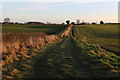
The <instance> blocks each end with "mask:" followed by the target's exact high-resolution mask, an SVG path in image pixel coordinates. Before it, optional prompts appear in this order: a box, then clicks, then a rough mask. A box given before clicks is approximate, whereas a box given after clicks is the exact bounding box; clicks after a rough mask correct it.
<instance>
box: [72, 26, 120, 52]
mask: <svg viewBox="0 0 120 80" xmlns="http://www.w3.org/2000/svg"><path fill="white" fill-rule="evenodd" d="M73 33H74V36H75V37H76V38H77V39H79V40H81V41H82V40H84V39H86V42H88V43H90V44H98V45H100V46H101V47H103V48H104V49H108V50H109V51H113V52H116V53H117V54H118V53H119V52H120V51H119V50H120V44H118V40H120V35H118V34H120V32H118V25H117V24H104V25H75V26H74V30H73Z"/></svg>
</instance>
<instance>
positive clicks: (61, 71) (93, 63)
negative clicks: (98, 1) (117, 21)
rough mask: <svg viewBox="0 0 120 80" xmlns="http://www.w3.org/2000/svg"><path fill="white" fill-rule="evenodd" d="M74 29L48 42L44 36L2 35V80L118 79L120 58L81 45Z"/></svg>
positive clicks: (70, 26) (29, 34) (95, 48)
mask: <svg viewBox="0 0 120 80" xmlns="http://www.w3.org/2000/svg"><path fill="white" fill-rule="evenodd" d="M85 26H86V25H85ZM74 29H75V27H72V25H68V27H67V29H65V30H64V31H62V32H61V34H60V35H54V36H55V38H54V39H50V40H49V38H46V37H47V36H50V37H51V35H47V34H44V33H34V34H33V33H8V34H7V33H4V36H3V37H5V36H6V35H7V36H6V37H5V38H3V40H4V43H3V46H2V47H3V56H2V57H3V58H2V59H3V60H2V66H3V68H2V70H3V78H28V79H29V78H119V74H120V67H119V66H120V62H119V61H120V57H119V56H117V55H115V54H114V53H112V52H109V51H106V50H105V49H101V48H100V46H99V45H96V44H93V43H91V44H89V43H87V42H88V41H84V42H81V40H80V39H79V37H81V36H82V35H81V36H80V35H79V36H78V37H77V36H76V33H77V32H76V31H75V30H74ZM111 31H112V30H111ZM73 32H74V33H75V34H74V33H73ZM79 32H80V31H79ZM9 35H10V36H9ZM11 35H12V36H13V37H12V40H9V37H11ZM52 35H53V34H52ZM14 36H15V38H14ZM19 37H20V38H22V39H23V40H22V41H21V39H20V38H19ZM10 39H11V38H10ZM47 39H48V40H47ZM81 39H82V38H81ZM12 41H13V42H12ZM4 44H5V45H4Z"/></svg>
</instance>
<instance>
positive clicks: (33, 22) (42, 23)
mask: <svg viewBox="0 0 120 80" xmlns="http://www.w3.org/2000/svg"><path fill="white" fill-rule="evenodd" d="M27 24H44V23H42V22H27Z"/></svg>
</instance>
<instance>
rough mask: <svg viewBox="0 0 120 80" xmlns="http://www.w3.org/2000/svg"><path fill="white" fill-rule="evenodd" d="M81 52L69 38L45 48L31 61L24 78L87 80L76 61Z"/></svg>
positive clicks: (85, 74) (84, 72)
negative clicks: (73, 79) (74, 79)
mask: <svg viewBox="0 0 120 80" xmlns="http://www.w3.org/2000/svg"><path fill="white" fill-rule="evenodd" d="M80 52H81V50H80V49H78V47H77V46H76V45H75V43H74V42H73V41H72V40H71V39H70V38H65V39H64V40H63V41H62V42H60V43H58V44H57V45H56V46H52V47H50V48H47V50H45V51H44V52H43V55H38V56H37V57H35V58H33V60H32V64H31V65H32V67H31V68H30V69H29V71H28V72H27V74H26V75H25V78H89V77H90V75H88V73H87V72H86V71H84V69H83V67H82V66H81V64H79V63H80V62H79V61H78V58H79V57H78V55H77V54H78V53H80Z"/></svg>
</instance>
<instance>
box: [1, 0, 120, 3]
mask: <svg viewBox="0 0 120 80" xmlns="http://www.w3.org/2000/svg"><path fill="white" fill-rule="evenodd" d="M118 1H119V0H84V1H83V0H0V2H86V3H87V2H118Z"/></svg>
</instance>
